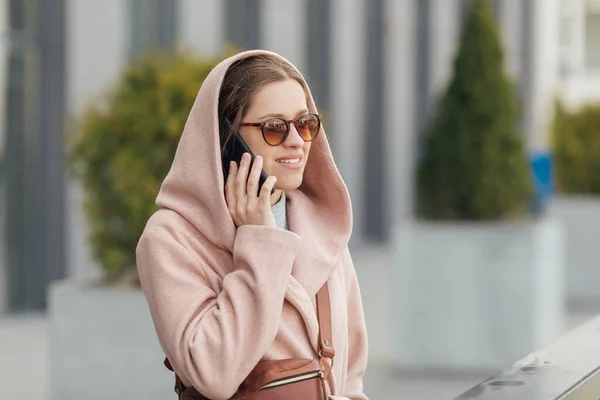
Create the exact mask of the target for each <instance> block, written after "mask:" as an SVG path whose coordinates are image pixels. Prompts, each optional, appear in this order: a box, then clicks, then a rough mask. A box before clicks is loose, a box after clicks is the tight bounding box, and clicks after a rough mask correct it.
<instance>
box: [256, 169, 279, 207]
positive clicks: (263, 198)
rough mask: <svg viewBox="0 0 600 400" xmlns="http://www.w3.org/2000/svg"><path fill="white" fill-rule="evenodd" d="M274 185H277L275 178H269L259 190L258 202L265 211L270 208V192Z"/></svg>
mask: <svg viewBox="0 0 600 400" xmlns="http://www.w3.org/2000/svg"><path fill="white" fill-rule="evenodd" d="M275 183H277V178H275V177H274V176H269V177H268V178H267V180H266V181H265V183H263V185H262V188H261V189H260V194H259V198H258V202H259V203H261V204H262V205H263V206H264V207H267V209H270V207H271V190H273V188H274V187H275Z"/></svg>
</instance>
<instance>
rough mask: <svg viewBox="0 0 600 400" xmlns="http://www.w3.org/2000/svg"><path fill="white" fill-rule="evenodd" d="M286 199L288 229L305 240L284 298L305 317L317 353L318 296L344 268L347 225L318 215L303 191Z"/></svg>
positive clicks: (333, 217)
mask: <svg viewBox="0 0 600 400" xmlns="http://www.w3.org/2000/svg"><path fill="white" fill-rule="evenodd" d="M286 196H287V218H288V224H289V229H290V230H291V231H292V232H294V233H296V234H298V235H299V236H300V237H301V238H302V243H301V245H300V249H299V251H298V254H297V255H296V259H295V261H294V265H293V267H292V274H291V276H290V279H289V283H288V288H287V291H286V295H285V298H286V300H288V301H289V302H290V304H292V305H293V306H294V307H295V308H296V309H297V310H298V312H299V313H300V315H301V316H302V319H303V320H304V324H305V325H306V329H307V331H308V335H309V338H310V340H311V343H312V345H313V347H314V349H315V351H317V350H318V340H319V339H318V334H319V323H318V320H317V314H316V308H315V305H316V300H315V296H316V294H317V292H318V291H319V289H320V288H321V286H323V284H324V283H325V282H327V281H328V280H329V278H330V277H331V275H332V274H333V272H334V270H335V269H336V268H338V267H339V266H340V265H341V262H342V258H343V254H344V250H345V248H346V246H347V243H348V235H346V234H345V232H343V231H341V230H345V229H347V222H346V221H339V222H338V221H335V216H334V215H332V214H331V213H329V214H327V213H319V209H318V207H316V206H315V205H314V204H313V203H312V202H311V201H310V199H309V198H308V197H306V196H305V195H304V194H303V193H302V192H300V191H290V192H287V194H286ZM340 222H341V223H340ZM336 228H339V229H336Z"/></svg>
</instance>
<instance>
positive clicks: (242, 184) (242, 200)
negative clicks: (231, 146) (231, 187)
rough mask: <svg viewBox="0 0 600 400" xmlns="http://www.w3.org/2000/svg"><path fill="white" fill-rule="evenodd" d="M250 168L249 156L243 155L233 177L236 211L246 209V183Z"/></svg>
mask: <svg viewBox="0 0 600 400" xmlns="http://www.w3.org/2000/svg"><path fill="white" fill-rule="evenodd" d="M249 166H250V154H248V153H244V155H243V156H242V160H241V161H240V167H239V168H238V171H237V176H236V177H235V196H236V202H237V205H238V207H237V208H238V210H240V207H241V208H245V207H246V185H247V181H248V167H249Z"/></svg>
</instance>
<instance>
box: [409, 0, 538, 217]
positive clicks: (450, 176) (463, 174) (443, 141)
mask: <svg viewBox="0 0 600 400" xmlns="http://www.w3.org/2000/svg"><path fill="white" fill-rule="evenodd" d="M518 116H519V104H518V100H517V97H516V93H515V90H514V87H513V85H512V84H511V83H510V82H509V80H508V79H507V77H506V74H505V72H504V56H503V49H502V44H501V39H500V34H499V31H498V28H497V26H496V21H495V20H494V17H493V12H492V9H491V6H490V4H489V2H488V0H473V1H472V3H471V7H470V10H469V12H468V15H467V16H466V19H465V22H464V25H463V28H462V32H461V38H460V47H459V50H458V53H457V56H456V58H455V61H454V73H453V76H452V78H451V81H450V83H449V86H448V88H447V89H446V91H445V93H444V94H443V95H442V97H441V99H440V102H439V104H438V107H437V113H436V115H435V116H434V118H433V120H432V122H431V124H430V126H429V129H428V132H427V141H426V147H425V149H424V150H425V153H424V158H423V160H422V163H421V165H420V166H419V169H418V176H417V183H418V193H419V200H418V209H419V214H420V216H421V217H424V218H430V219H462V220H495V219H502V218H510V217H514V216H517V215H522V214H523V213H525V212H526V211H527V209H528V206H529V201H530V199H531V195H532V183H531V174H530V170H529V166H528V164H527V158H526V154H525V149H524V143H523V136H522V134H521V133H520V132H519V129H518Z"/></svg>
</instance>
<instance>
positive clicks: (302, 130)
mask: <svg viewBox="0 0 600 400" xmlns="http://www.w3.org/2000/svg"><path fill="white" fill-rule="evenodd" d="M319 127H320V122H319V118H318V117H317V116H316V115H315V114H307V115H305V116H303V117H302V118H300V119H299V120H298V133H299V134H300V136H301V137H302V139H304V140H306V141H311V140H313V139H314V138H315V137H317V134H318V133H319Z"/></svg>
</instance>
